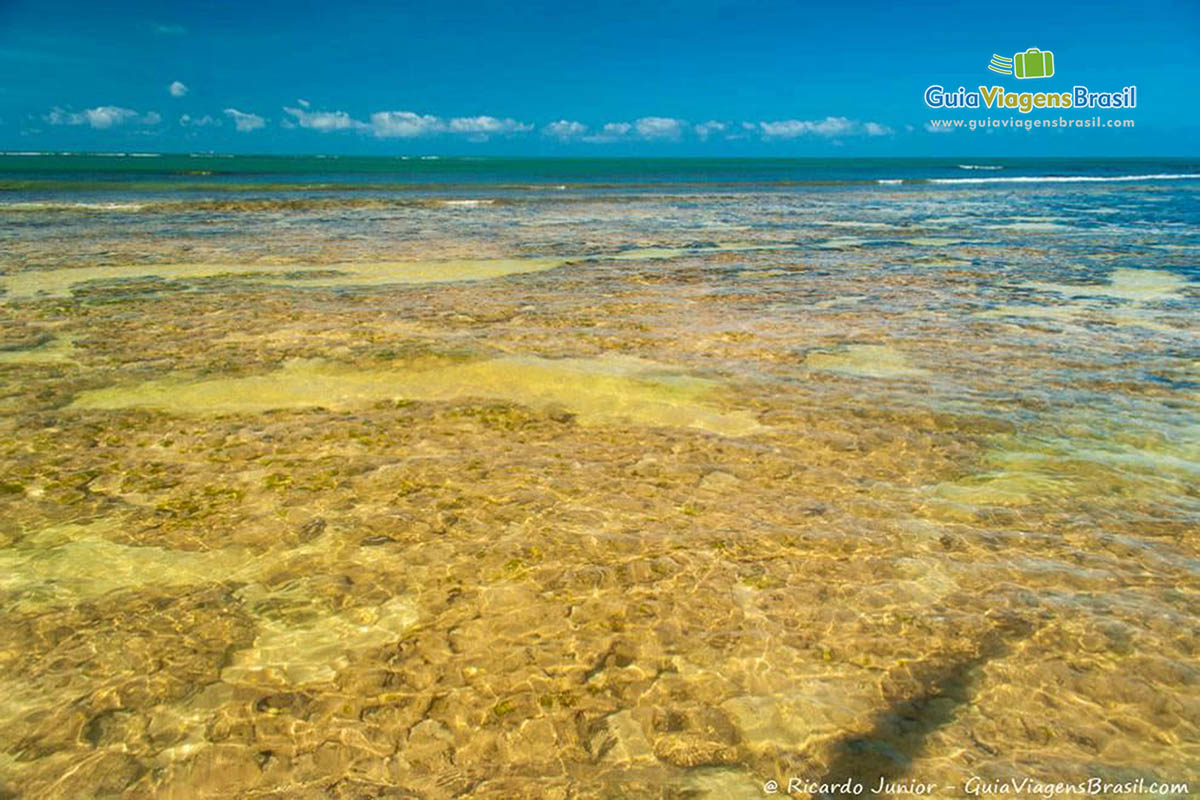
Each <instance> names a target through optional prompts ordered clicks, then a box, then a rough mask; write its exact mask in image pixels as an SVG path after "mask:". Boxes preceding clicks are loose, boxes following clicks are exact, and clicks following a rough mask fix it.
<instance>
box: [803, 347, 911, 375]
mask: <svg viewBox="0 0 1200 800" xmlns="http://www.w3.org/2000/svg"><path fill="white" fill-rule="evenodd" d="M804 365H805V366H806V367H808V368H809V369H815V370H821V371H823V372H836V373H840V374H842V375H853V376H856V377H860V378H908V377H917V376H921V375H925V374H927V373H926V371H925V370H923V369H920V368H919V367H915V366H913V365H912V364H911V363H910V362H909V360H908V356H906V355H905V354H904V353H903V352H901V351H899V350H897V349H896V348H894V347H888V346H887V345H875V344H852V345H848V346H846V347H843V348H842V349H841V350H838V351H836V352H833V353H810V354H809V355H808V357H807V358H805V359H804Z"/></svg>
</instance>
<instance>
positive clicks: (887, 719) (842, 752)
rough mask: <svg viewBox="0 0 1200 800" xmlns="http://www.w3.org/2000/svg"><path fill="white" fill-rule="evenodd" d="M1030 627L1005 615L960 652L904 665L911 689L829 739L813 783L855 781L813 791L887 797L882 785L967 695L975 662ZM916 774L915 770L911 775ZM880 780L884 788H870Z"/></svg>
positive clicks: (841, 799)
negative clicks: (855, 729)
mask: <svg viewBox="0 0 1200 800" xmlns="http://www.w3.org/2000/svg"><path fill="white" fill-rule="evenodd" d="M1032 631H1033V626H1032V624H1030V623H1029V622H1028V621H1026V620H1023V619H1017V618H1005V619H1002V620H999V621H997V623H996V624H995V625H993V627H991V628H989V629H988V630H987V632H986V633H985V634H984V635H983V636H982V637H981V638H980V640H979V641H978V642H977V643H976V645H975V647H974V648H972V650H971V651H969V652H967V653H965V654H963V655H962V656H961V657H957V658H956V657H954V656H953V655H951V656H943V657H937V656H935V657H933V658H931V659H929V660H925V661H922V662H920V663H918V664H912V665H909V667H908V668H909V669H910V670H911V675H910V676H907V677H908V680H909V681H910V682H915V683H916V687H915V691H911V692H907V693H903V694H900V695H899V696H897V697H896V699H895V700H893V701H892V702H891V704H890V705H888V707H887V708H885V709H884V710H882V711H880V712H879V713H878V714H876V715H875V717H874V718H873V720H872V725H871V729H870V730H869V731H867V732H866V733H865V734H854V735H850V736H846V737H844V738H843V739H841V740H840V741H838V742H836V743H835V744H834V748H833V752H834V758H833V763H832V764H830V766H829V769H828V771H827V772H826V773H825V775H824V776H823V777H822V778H821V779H820V781H819V783H822V784H825V785H828V786H846V785H847V783H848V784H849V786H850V787H851V788H852V789H853V788H858V787H861V791H850V792H846V793H838V794H836V795H818V797H820V798H822V800H834V799H835V798H836V800H845V798H853V797H872V798H879V797H888V796H890V794H889V792H888V791H887V789H886V787H887V785H888V784H891V783H893V782H899V781H902V780H903V779H904V778H905V776H906V775H907V774H908V772H909V769H910V767H911V766H912V763H913V762H914V761H915V760H916V759H917V757H919V756H920V755H921V753H922V752H923V751H924V749H925V746H926V743H927V741H928V739H929V737H930V736H931V735H932V734H933V733H935V732H936V731H937V730H939V729H940V728H943V727H945V726H946V725H948V724H950V723H951V722H953V721H954V719H955V716H956V715H957V712H958V710H959V708H961V707H962V706H963V705H964V704H966V703H967V701H968V700H970V697H971V695H972V693H973V691H974V688H975V682H976V678H977V674H978V670H979V668H980V667H982V666H984V665H985V664H987V663H988V662H989V661H992V660H994V659H997V658H1000V657H1003V656H1004V655H1006V654H1007V653H1008V652H1009V650H1010V649H1011V647H1012V643H1013V642H1014V641H1019V640H1022V639H1026V638H1028V637H1029V636H1030V634H1031V633H1032ZM914 777H918V778H919V776H914ZM881 781H882V783H883V784H884V787H885V788H884V791H883V792H881V793H879V794H876V793H875V789H876V787H878V786H879V785H880V782H881Z"/></svg>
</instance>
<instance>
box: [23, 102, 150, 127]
mask: <svg viewBox="0 0 1200 800" xmlns="http://www.w3.org/2000/svg"><path fill="white" fill-rule="evenodd" d="M45 120H46V122H49V123H50V124H51V125H88V126H90V127H92V128H95V129H97V130H104V129H106V128H115V127H117V126H119V125H125V124H127V123H131V124H138V125H157V124H158V123H160V122H162V117H161V116H159V114H158V112H156V111H150V112H148V113H146V114H140V113H138V112H137V111H134V110H133V109H132V108H121V107H120V106H96V107H95V108H89V109H87V110H86V111H80V112H74V111H64V110H63V109H61V108H59V107H58V106H55V107H54V108H52V109H50V113H49V114H47V115H46V117H45Z"/></svg>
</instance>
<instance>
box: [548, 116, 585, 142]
mask: <svg viewBox="0 0 1200 800" xmlns="http://www.w3.org/2000/svg"><path fill="white" fill-rule="evenodd" d="M587 131H588V126H587V125H584V124H583V123H582V122H575V121H574V120H570V119H560V120H558V121H556V122H551V123H550V124H549V125H547V126H546V127H544V128H542V135H544V136H552V137H554V138H555V139H562V140H563V141H566V140H567V139H578V138H579V137H581V136H583V135H584V134H585V133H587Z"/></svg>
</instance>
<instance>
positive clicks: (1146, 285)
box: [1023, 269, 1192, 303]
mask: <svg viewBox="0 0 1200 800" xmlns="http://www.w3.org/2000/svg"><path fill="white" fill-rule="evenodd" d="M1023 285H1024V286H1027V287H1029V288H1031V289H1038V290H1041V291H1047V292H1055V293H1057V294H1063V295H1068V296H1071V297H1079V298H1105V297H1111V298H1116V299H1118V300H1126V301H1129V302H1132V303H1156V302H1161V301H1163V300H1178V299H1179V298H1180V296H1181V295H1182V293H1183V291H1184V290H1185V289H1187V288H1188V287H1189V286H1191V285H1192V282H1191V281H1189V280H1188V279H1187V278H1185V277H1184V276H1182V275H1177V274H1175V273H1173V272H1166V271H1164V270H1156V269H1117V270H1113V271H1112V273H1110V274H1109V276H1108V283H1107V284H1100V285H1073V284H1068V283H1027V284H1023Z"/></svg>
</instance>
